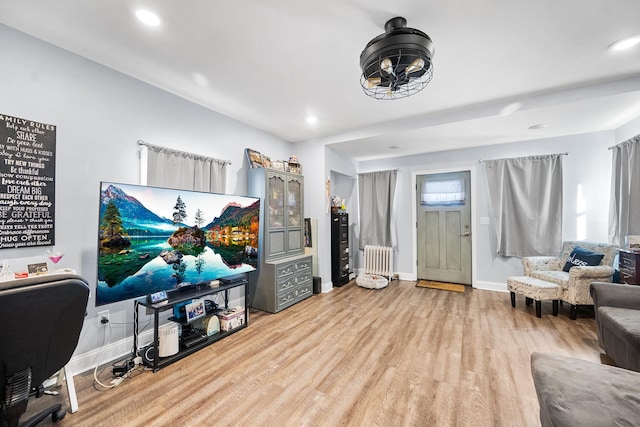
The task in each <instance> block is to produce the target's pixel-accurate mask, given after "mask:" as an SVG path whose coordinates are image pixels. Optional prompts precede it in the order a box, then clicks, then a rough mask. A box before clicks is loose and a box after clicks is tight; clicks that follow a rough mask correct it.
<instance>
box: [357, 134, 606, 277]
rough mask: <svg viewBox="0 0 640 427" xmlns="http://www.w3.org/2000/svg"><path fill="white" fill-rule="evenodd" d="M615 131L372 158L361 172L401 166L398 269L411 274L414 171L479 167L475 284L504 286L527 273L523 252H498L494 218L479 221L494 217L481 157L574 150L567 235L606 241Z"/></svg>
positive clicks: (568, 164)
mask: <svg viewBox="0 0 640 427" xmlns="http://www.w3.org/2000/svg"><path fill="white" fill-rule="evenodd" d="M614 137H615V135H614V132H600V133H593V134H585V135H574V136H567V137H562V138H552V139H542V140H531V141H524V142H515V143H510V144H500V145H494V146H488V147H481V148H473V149H465V150H452V151H443V152H438V153H430V154H424V155H419V156H410V157H399V158H394V159H385V160H375V161H367V162H361V163H360V164H359V171H358V172H370V171H375V170H385V169H391V168H398V170H399V172H398V183H397V193H396V195H397V199H398V203H397V205H398V207H399V209H398V212H397V215H398V219H397V224H398V255H397V256H396V270H397V272H398V273H400V275H401V277H409V276H411V273H412V272H413V271H414V265H415V259H416V255H415V253H414V249H413V245H412V239H413V233H415V227H414V226H413V225H412V224H413V222H412V212H411V210H412V208H411V205H412V203H411V201H412V199H413V197H414V196H415V193H414V191H415V188H414V187H413V186H412V174H414V173H433V172H440V171H443V170H452V169H461V170H464V169H475V171H476V174H475V176H476V178H475V179H476V183H475V188H476V194H475V198H474V199H472V203H473V204H474V208H475V212H476V218H473V219H472V224H473V225H475V229H473V230H472V236H473V239H474V243H473V244H474V246H473V247H474V251H475V256H476V263H475V265H474V266H473V268H474V269H475V272H476V275H475V282H474V286H477V287H485V288H500V285H504V283H505V282H506V278H507V277H509V276H513V275H521V274H522V272H523V271H522V264H521V261H520V259H519V258H504V257H502V256H499V255H497V254H496V247H497V245H496V241H495V230H494V229H493V221H491V223H490V224H489V225H476V224H479V221H478V219H479V218H480V217H489V218H490V217H491V215H490V205H489V196H488V189H487V186H486V177H485V175H484V169H483V167H482V166H481V164H480V163H478V162H479V160H489V159H497V158H505V157H520V156H529V155H535V154H549V153H563V152H568V153H569V155H568V156H565V157H563V171H564V173H563V177H564V178H563V180H564V201H563V211H564V215H563V239H564V240H571V239H578V238H581V239H584V240H593V241H606V240H607V216H608V208H609V182H610V170H611V165H610V163H611V156H610V154H609V151H608V147H609V146H611V145H613V143H614ZM472 197H473V196H472ZM582 206H584V209H582ZM579 210H580V211H581V212H578V211H579ZM580 216H581V217H582V218H583V220H584V224H585V227H584V229H582V230H578V229H577V228H576V222H577V220H578V217H580ZM473 225H472V226H473Z"/></svg>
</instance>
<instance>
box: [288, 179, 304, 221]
mask: <svg viewBox="0 0 640 427" xmlns="http://www.w3.org/2000/svg"><path fill="white" fill-rule="evenodd" d="M301 187H302V186H301V184H300V181H298V180H297V179H290V180H289V182H287V193H288V194H287V218H288V225H289V226H291V227H300V226H302V215H301V214H300V212H301V206H300V205H301Z"/></svg>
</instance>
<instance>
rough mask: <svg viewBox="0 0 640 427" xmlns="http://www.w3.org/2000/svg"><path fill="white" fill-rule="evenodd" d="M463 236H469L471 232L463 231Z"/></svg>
mask: <svg viewBox="0 0 640 427" xmlns="http://www.w3.org/2000/svg"><path fill="white" fill-rule="evenodd" d="M462 235H463V236H465V237H466V236H471V232H470V231H465V232H464V233H462Z"/></svg>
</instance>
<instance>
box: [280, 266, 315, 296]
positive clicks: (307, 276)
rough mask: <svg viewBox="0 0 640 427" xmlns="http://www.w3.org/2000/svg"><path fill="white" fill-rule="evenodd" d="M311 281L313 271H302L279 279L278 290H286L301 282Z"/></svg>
mask: <svg viewBox="0 0 640 427" xmlns="http://www.w3.org/2000/svg"><path fill="white" fill-rule="evenodd" d="M308 281H311V272H310V271H308V272H302V273H300V274H295V275H291V276H288V277H285V278H284V279H280V280H278V281H277V284H276V288H277V292H278V293H281V292H285V291H288V290H289V289H291V288H294V287H296V286H298V285H299V284H301V283H304V282H308Z"/></svg>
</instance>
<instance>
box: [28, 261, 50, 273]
mask: <svg viewBox="0 0 640 427" xmlns="http://www.w3.org/2000/svg"><path fill="white" fill-rule="evenodd" d="M27 272H28V273H29V276H40V275H41V274H47V273H48V272H49V269H48V267H47V263H46V262H39V263H37V264H27Z"/></svg>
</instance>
